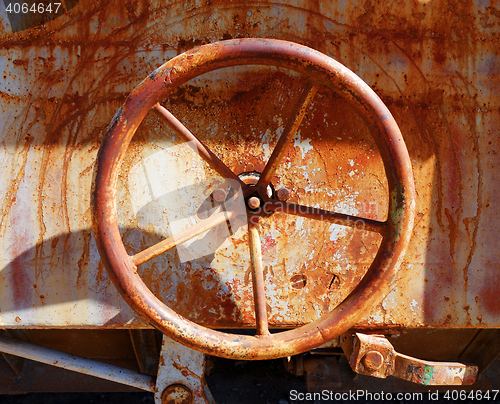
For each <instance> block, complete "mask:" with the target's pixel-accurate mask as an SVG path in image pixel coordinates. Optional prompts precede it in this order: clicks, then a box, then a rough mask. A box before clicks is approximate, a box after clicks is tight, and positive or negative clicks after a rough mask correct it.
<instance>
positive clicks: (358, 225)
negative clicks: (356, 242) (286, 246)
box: [266, 201, 387, 235]
mask: <svg viewBox="0 0 500 404" xmlns="http://www.w3.org/2000/svg"><path fill="white" fill-rule="evenodd" d="M266 209H267V210H269V211H272V212H284V213H289V214H291V215H296V216H301V217H305V218H308V219H316V220H323V221H326V222H331V223H334V224H340V225H342V226H349V227H353V228H355V229H359V230H368V231H372V232H376V233H380V234H382V235H383V234H384V233H385V231H386V228H387V223H386V222H380V221H378V220H372V219H364V218H362V217H358V216H351V215H346V214H344V213H337V212H331V211H329V210H323V209H319V208H312V207H310V206H304V205H298V204H295V203H288V202H280V201H270V202H267V203H266Z"/></svg>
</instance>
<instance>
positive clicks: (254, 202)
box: [247, 196, 260, 209]
mask: <svg viewBox="0 0 500 404" xmlns="http://www.w3.org/2000/svg"><path fill="white" fill-rule="evenodd" d="M247 204H248V207H249V208H250V209H257V208H258V207H259V206H260V199H259V198H257V197H256V196H252V197H250V198H248V201H247Z"/></svg>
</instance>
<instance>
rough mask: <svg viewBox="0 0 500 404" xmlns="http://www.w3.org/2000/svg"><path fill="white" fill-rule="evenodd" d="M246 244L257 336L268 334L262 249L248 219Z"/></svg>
mask: <svg viewBox="0 0 500 404" xmlns="http://www.w3.org/2000/svg"><path fill="white" fill-rule="evenodd" d="M248 244H249V245H250V257H251V260H252V283H253V299H254V303H255V322H256V325H257V336H259V337H265V336H269V335H270V333H269V326H268V322H267V307H266V293H265V291H264V273H263V270H262V251H261V246H260V236H259V232H258V230H257V225H256V224H253V223H252V221H251V220H249V221H248Z"/></svg>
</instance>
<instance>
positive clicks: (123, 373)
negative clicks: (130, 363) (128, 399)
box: [0, 336, 156, 392]
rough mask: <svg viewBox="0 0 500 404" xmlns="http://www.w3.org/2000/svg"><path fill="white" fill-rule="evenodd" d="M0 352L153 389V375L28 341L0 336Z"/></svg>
mask: <svg viewBox="0 0 500 404" xmlns="http://www.w3.org/2000/svg"><path fill="white" fill-rule="evenodd" d="M0 352H5V353H8V354H11V355H15V356H20V357H22V358H26V359H31V360H33V361H36V362H42V363H46V364H47V365H52V366H56V367H59V368H63V369H67V370H72V371H74V372H79V373H83V374H86V375H90V376H95V377H98V378H101V379H106V380H110V381H113V382H116V383H121V384H125V385H128V386H133V387H136V388H138V389H141V390H146V391H151V392H154V391H155V386H156V380H155V378H154V377H151V376H146V375H142V374H140V373H137V372H134V371H132V370H128V369H123V368H120V367H118V366H113V365H107V364H105V363H101V362H97V361H94V360H91V359H86V358H82V357H80V356H74V355H69V354H67V353H64V352H59V351H56V350H54V349H49V348H44V347H40V346H37V345H33V344H30V343H28V342H24V341H19V340H15V339H12V338H6V337H3V336H0Z"/></svg>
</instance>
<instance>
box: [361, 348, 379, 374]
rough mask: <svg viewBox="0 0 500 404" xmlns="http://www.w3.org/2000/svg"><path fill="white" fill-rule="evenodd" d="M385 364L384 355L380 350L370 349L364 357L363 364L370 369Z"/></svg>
mask: <svg viewBox="0 0 500 404" xmlns="http://www.w3.org/2000/svg"><path fill="white" fill-rule="evenodd" d="M383 364H384V355H382V354H381V353H380V352H378V351H368V352H367V353H366V354H365V356H364V357H363V365H365V367H366V368H367V369H368V370H371V371H375V370H379V369H380V368H381V367H382V365H383Z"/></svg>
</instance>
